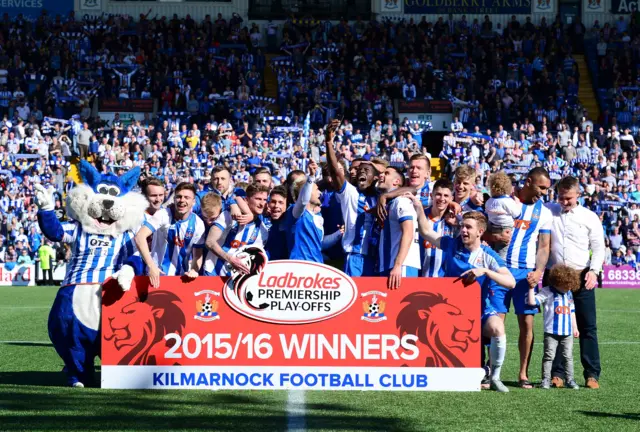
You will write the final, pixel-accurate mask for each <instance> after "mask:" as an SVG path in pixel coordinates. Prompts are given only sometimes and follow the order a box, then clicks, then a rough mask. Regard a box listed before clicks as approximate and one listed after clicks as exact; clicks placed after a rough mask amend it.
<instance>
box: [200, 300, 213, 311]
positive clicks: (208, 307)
mask: <svg viewBox="0 0 640 432" xmlns="http://www.w3.org/2000/svg"><path fill="white" fill-rule="evenodd" d="M211 311H212V307H211V303H210V302H206V303H205V304H203V305H202V312H204V313H209V312H211Z"/></svg>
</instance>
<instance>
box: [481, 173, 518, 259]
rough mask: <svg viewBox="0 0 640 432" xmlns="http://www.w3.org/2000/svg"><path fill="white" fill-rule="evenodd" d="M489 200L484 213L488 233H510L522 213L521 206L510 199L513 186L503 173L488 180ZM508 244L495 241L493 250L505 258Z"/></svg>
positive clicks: (496, 174) (493, 175)
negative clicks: (487, 219) (486, 217)
mask: <svg viewBox="0 0 640 432" xmlns="http://www.w3.org/2000/svg"><path fill="white" fill-rule="evenodd" d="M487 183H488V186H489V192H490V194H491V198H489V200H488V201H487V205H486V207H485V211H486V213H487V216H488V218H489V231H490V233H491V234H501V233H506V232H507V231H512V230H513V227H514V223H515V220H516V219H518V218H519V217H520V214H521V213H522V204H521V203H519V202H518V201H516V200H515V199H513V198H512V197H511V194H512V193H513V186H512V184H511V179H510V178H509V176H508V175H507V174H505V173H504V171H498V172H497V173H495V174H492V175H491V176H490V177H489V180H488V182H487ZM508 248H509V244H508V243H507V242H503V241H497V242H495V243H494V244H493V249H494V250H495V251H496V252H497V253H498V254H499V255H500V257H501V258H506V256H507V250H508Z"/></svg>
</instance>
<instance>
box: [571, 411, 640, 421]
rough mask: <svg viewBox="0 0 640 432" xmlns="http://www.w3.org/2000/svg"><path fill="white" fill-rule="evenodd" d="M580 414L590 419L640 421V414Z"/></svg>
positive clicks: (593, 412) (589, 412)
mask: <svg viewBox="0 0 640 432" xmlns="http://www.w3.org/2000/svg"><path fill="white" fill-rule="evenodd" d="M578 412H579V413H581V414H584V415H586V416H589V417H609V418H620V419H627V420H636V421H640V413H623V414H617V413H607V412H598V411H578Z"/></svg>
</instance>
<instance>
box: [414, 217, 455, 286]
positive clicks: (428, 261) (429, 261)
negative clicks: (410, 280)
mask: <svg viewBox="0 0 640 432" xmlns="http://www.w3.org/2000/svg"><path fill="white" fill-rule="evenodd" d="M430 212H431V207H429V208H426V209H425V210H424V214H425V216H427V218H429V213H430ZM430 219H431V218H430ZM431 222H433V230H434V231H435V232H436V233H438V234H440V236H449V237H455V229H454V228H453V227H452V226H451V225H449V224H447V223H446V222H445V221H444V219H439V220H433V219H431ZM443 260H444V253H443V251H442V249H438V248H437V247H435V246H434V245H432V244H431V243H429V242H428V241H427V240H425V239H421V243H420V262H422V273H421V274H422V276H424V277H443V276H444V270H443V268H442V263H443Z"/></svg>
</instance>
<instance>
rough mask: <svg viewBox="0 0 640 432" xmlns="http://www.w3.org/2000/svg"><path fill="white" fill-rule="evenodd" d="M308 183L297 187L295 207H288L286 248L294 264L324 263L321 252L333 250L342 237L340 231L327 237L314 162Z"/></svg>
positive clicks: (310, 165) (309, 171) (294, 194)
mask: <svg viewBox="0 0 640 432" xmlns="http://www.w3.org/2000/svg"><path fill="white" fill-rule="evenodd" d="M307 170H308V174H309V175H307V177H306V180H305V181H302V182H298V183H295V184H294V187H293V196H294V197H295V199H296V203H295V204H294V205H292V206H290V207H289V209H288V210H287V215H286V219H285V222H284V223H285V226H284V228H285V231H286V232H287V245H288V247H289V250H290V251H291V252H290V254H289V258H290V259H293V260H302V261H312V262H317V263H322V262H323V261H324V260H323V258H322V249H326V248H329V247H331V246H333V245H334V244H335V243H336V242H337V241H339V240H340V237H341V236H342V232H341V231H336V232H335V233H334V234H331V235H330V236H327V237H325V236H324V220H323V219H322V216H321V215H320V206H321V204H322V203H321V202H320V190H319V189H318V186H317V185H316V184H315V176H316V172H317V170H318V164H317V163H316V162H315V161H313V160H312V161H311V162H310V163H309V165H308V166H307Z"/></svg>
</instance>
